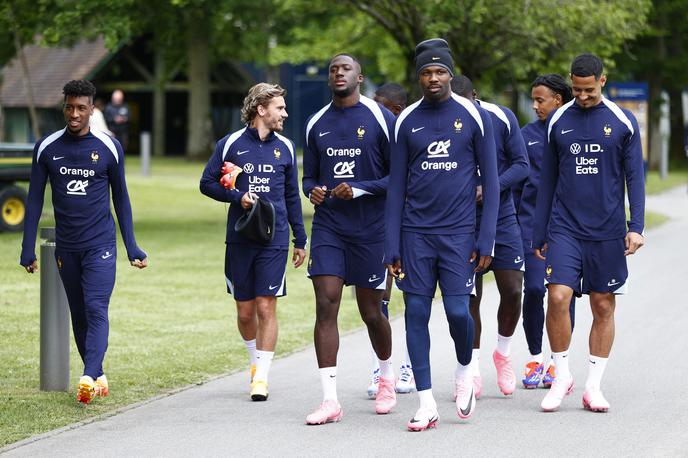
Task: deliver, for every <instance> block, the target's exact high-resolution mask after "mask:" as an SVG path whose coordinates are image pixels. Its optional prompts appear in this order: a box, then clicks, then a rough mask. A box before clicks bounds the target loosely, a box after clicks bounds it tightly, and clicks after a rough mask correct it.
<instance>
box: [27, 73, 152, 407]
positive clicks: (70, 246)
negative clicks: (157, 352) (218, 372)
mask: <svg viewBox="0 0 688 458" xmlns="http://www.w3.org/2000/svg"><path fill="white" fill-rule="evenodd" d="M63 93H64V106H63V110H62V112H63V114H64V118H65V122H66V123H67V126H66V127H65V128H64V129H62V130H58V131H57V132H54V133H52V134H50V135H48V136H47V137H44V138H42V139H40V140H39V141H38V142H37V143H36V146H35V147H34V152H33V163H32V165H31V181H30V185H29V199H28V204H27V209H26V221H25V223H24V240H23V241H22V252H21V259H20V264H21V265H22V266H24V268H26V271H27V272H29V273H34V272H35V271H37V270H38V260H37V258H36V251H35V245H36V231H37V228H38V221H39V219H40V217H41V211H42V209H43V195H44V192H45V185H46V182H47V181H48V179H50V187H51V189H52V202H53V208H54V211H55V245H56V247H55V261H56V262H57V268H58V270H59V272H60V277H61V278H62V283H63V284H64V287H65V292H66V293H67V300H68V302H69V308H70V311H71V317H72V329H73V331H74V340H75V341H76V346H77V349H78V350H79V355H80V356H81V360H82V361H83V362H84V373H83V376H82V377H81V378H80V380H79V385H78V389H77V400H78V401H79V402H82V403H84V404H88V403H89V402H91V400H92V399H93V397H94V396H107V395H108V393H109V387H108V382H107V378H106V377H105V374H104V373H103V359H104V358H105V351H106V350H107V346H108V332H109V322H108V307H109V304H110V295H111V294H112V289H113V288H114V286H115V265H116V263H115V260H116V257H117V237H116V235H115V220H114V219H113V218H112V214H111V213H110V190H112V202H113V204H114V207H115V213H117V221H119V229H120V232H121V233H122V238H123V239H124V246H125V247H126V249H127V257H128V258H129V261H130V262H131V265H132V266H134V267H137V268H139V269H143V268H144V267H146V266H147V265H148V259H147V255H146V253H145V252H144V251H143V250H142V249H141V248H139V247H138V245H137V244H136V239H135V238H134V227H133V224H132V215H131V204H130V202H129V194H128V192H127V184H126V181H125V179H124V150H123V149H122V146H121V145H120V143H119V141H117V140H116V139H114V138H112V137H110V136H108V135H107V134H105V133H103V132H101V131H99V130H95V129H94V130H91V129H90V127H89V120H90V117H91V115H92V114H93V97H94V96H95V94H96V88H95V86H94V85H93V84H92V83H91V82H90V81H83V80H80V81H70V82H69V83H67V84H66V85H65V86H64V88H63Z"/></svg>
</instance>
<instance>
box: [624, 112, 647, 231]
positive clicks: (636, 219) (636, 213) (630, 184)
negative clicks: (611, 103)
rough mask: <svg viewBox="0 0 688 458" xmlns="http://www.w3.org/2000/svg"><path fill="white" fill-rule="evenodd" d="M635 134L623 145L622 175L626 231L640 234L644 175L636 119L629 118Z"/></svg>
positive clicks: (643, 211) (643, 209) (642, 215)
mask: <svg viewBox="0 0 688 458" xmlns="http://www.w3.org/2000/svg"><path fill="white" fill-rule="evenodd" d="M629 118H630V119H631V122H632V123H633V128H634V129H635V133H634V134H633V135H630V136H629V137H628V138H627V140H626V144H625V145H624V157H623V160H624V174H625V175H626V187H627V189H628V204H629V210H630V213H631V219H630V221H629V222H628V231H629V232H637V233H638V234H642V233H643V230H644V229H645V173H644V167H643V152H642V147H641V143H640V130H639V129H638V123H637V121H636V119H635V118H634V117H632V116H629Z"/></svg>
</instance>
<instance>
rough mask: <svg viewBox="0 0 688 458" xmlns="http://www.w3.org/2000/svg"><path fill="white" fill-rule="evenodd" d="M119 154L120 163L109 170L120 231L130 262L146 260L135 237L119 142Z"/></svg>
mask: <svg viewBox="0 0 688 458" xmlns="http://www.w3.org/2000/svg"><path fill="white" fill-rule="evenodd" d="M115 144H116V145H117V149H118V152H119V161H118V162H114V163H113V164H112V165H111V166H110V168H109V169H108V174H109V177H110V188H111V189H112V203H113V204H114V207H115V213H116V214H117V221H119V230H120V232H121V234H122V239H123V240H124V246H125V247H126V249H127V257H128V258H129V260H130V261H133V260H134V259H141V260H142V259H145V258H146V257H147V256H148V255H147V254H146V252H145V251H143V250H142V249H141V248H139V247H138V245H137V244H136V238H135V237H134V223H133V218H132V214H131V202H130V201H129V193H128V191H127V183H126V180H125V178H124V152H123V151H122V147H121V146H120V145H119V142H115Z"/></svg>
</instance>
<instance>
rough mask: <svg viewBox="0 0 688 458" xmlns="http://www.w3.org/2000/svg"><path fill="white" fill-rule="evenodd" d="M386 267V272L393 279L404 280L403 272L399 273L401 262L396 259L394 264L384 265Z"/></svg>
mask: <svg viewBox="0 0 688 458" xmlns="http://www.w3.org/2000/svg"><path fill="white" fill-rule="evenodd" d="M386 266H387V272H389V274H390V275H391V276H392V277H394V278H398V279H403V278H404V272H402V271H401V260H400V259H397V260H396V261H394V264H386Z"/></svg>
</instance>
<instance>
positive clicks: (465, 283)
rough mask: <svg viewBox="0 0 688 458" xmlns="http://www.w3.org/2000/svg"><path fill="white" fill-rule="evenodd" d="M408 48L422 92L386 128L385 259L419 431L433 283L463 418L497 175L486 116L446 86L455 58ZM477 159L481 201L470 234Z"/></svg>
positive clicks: (426, 421)
mask: <svg viewBox="0 0 688 458" xmlns="http://www.w3.org/2000/svg"><path fill="white" fill-rule="evenodd" d="M415 55H416V59H415V60H416V71H417V74H418V80H419V83H420V87H421V90H422V92H423V98H422V99H421V100H419V101H418V102H416V103H414V104H413V105H411V106H409V107H408V108H407V109H406V110H404V111H403V112H402V114H401V115H400V116H399V118H398V119H397V123H396V126H395V130H394V143H393V149H392V150H393V152H394V153H393V157H392V169H391V174H390V183H389V190H388V194H387V205H386V209H387V212H386V215H385V217H386V220H385V223H386V238H385V263H386V264H387V265H388V269H389V272H390V274H391V275H393V276H395V277H396V278H397V286H398V287H399V288H400V289H401V290H402V291H404V302H405V305H406V311H405V317H406V343H407V347H408V351H409V356H410V357H411V362H412V363H413V372H414V376H415V379H416V389H417V390H418V395H419V400H420V407H419V409H418V411H417V412H416V414H415V415H414V416H413V418H411V420H410V421H409V422H408V424H407V427H408V428H409V429H410V430H413V431H421V430H424V429H427V428H429V427H432V426H434V425H435V424H436V423H437V421H438V419H439V417H438V414H437V404H436V402H435V399H434V397H433V395H432V383H431V375H430V358H429V356H430V355H429V353H430V334H429V331H428V321H429V319H430V310H431V304H432V298H433V296H434V294H435V289H436V287H437V283H438V282H439V286H440V290H441V291H442V299H443V302H444V308H445V311H446V314H447V320H448V321H449V330H450V333H451V336H452V339H453V340H454V345H455V351H456V356H457V360H458V362H459V367H458V369H457V372H458V374H457V375H458V377H457V384H458V387H457V398H456V410H457V414H458V415H459V417H460V418H468V417H470V416H471V415H472V413H473V410H474V408H475V393H474V391H473V384H472V380H471V377H470V368H469V364H470V362H471V350H472V342H473V319H472V318H471V315H470V313H469V310H468V298H469V295H470V294H471V293H472V292H473V290H474V282H475V272H480V271H483V270H485V269H486V268H487V267H488V265H489V264H490V261H491V259H492V253H493V248H494V240H495V226H496V221H497V211H498V209H499V184H498V181H497V164H496V163H497V159H496V154H495V144H494V138H493V135H492V121H491V120H490V115H489V114H488V113H487V112H486V111H485V110H483V109H482V108H480V107H478V106H477V105H475V104H474V103H473V102H472V101H470V100H468V99H466V98H464V97H460V96H458V95H456V94H452V92H451V88H450V81H451V79H452V76H453V66H454V64H453V60H452V57H451V52H450V50H449V47H448V45H447V42H446V41H444V40H442V39H439V38H436V39H431V40H426V41H423V42H421V43H419V44H418V45H417V46H416V51H415ZM478 166H480V170H481V171H482V174H481V183H482V186H483V202H484V203H483V214H482V217H481V218H482V220H481V225H480V228H481V229H480V235H479V236H478V237H477V242H476V240H475V237H474V234H475V226H476V215H475V173H476V168H477V167H478ZM476 264H477V265H476Z"/></svg>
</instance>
